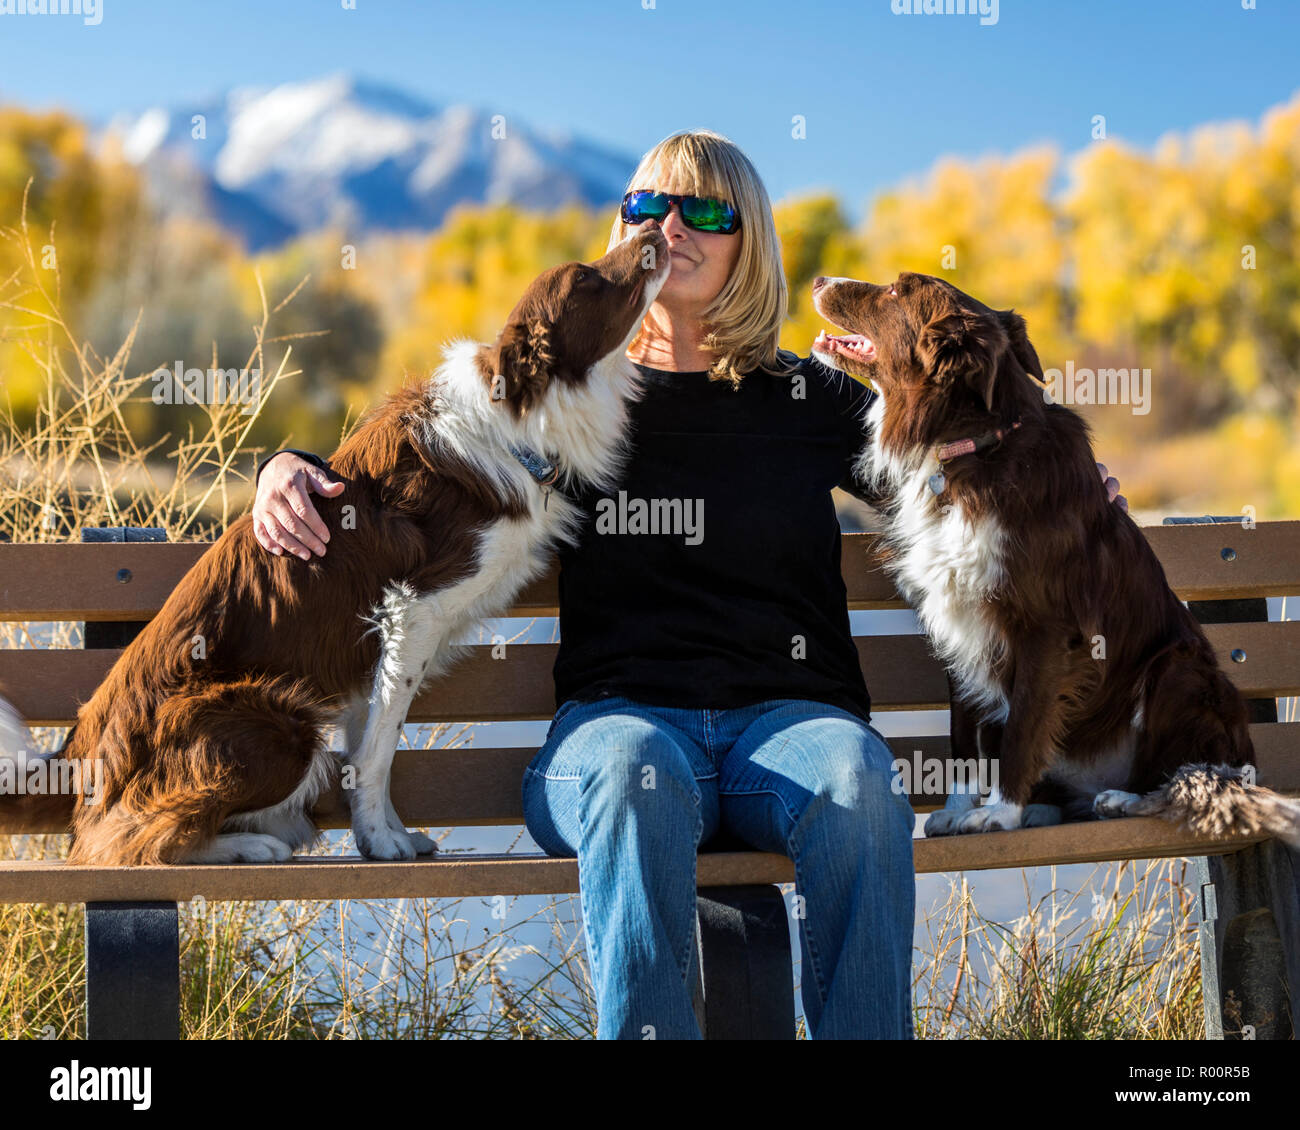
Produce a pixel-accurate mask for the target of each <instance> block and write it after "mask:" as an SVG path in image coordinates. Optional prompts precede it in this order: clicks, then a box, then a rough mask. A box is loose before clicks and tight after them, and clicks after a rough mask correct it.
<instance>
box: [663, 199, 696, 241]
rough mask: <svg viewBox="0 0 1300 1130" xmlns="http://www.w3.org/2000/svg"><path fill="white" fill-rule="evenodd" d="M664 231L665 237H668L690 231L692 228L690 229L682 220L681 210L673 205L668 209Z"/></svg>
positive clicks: (664, 221)
mask: <svg viewBox="0 0 1300 1130" xmlns="http://www.w3.org/2000/svg"><path fill="white" fill-rule="evenodd" d="M663 229H664V235H668V236H671V235H674V234H677V233H684V232H688V231H690V228H688V227H687V226H686V224H685V222H684V221H683V220H682V213H681V209H680V208H678V207H677V205H676V204H674V205H672V206H671V207H670V208H669V209H668V215H666V216H665V217H664V220H663Z"/></svg>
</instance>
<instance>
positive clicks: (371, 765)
mask: <svg viewBox="0 0 1300 1130" xmlns="http://www.w3.org/2000/svg"><path fill="white" fill-rule="evenodd" d="M374 619H375V624H376V627H377V628H378V631H379V637H380V654H379V663H378V666H377V667H376V669H375V675H374V680H373V686H372V688H371V692H370V695H369V698H368V700H367V702H366V703H365V704H364V706H363V705H362V704H360V703H358V704H356V705H355V707H354V709H353V710H352V711H351V712H350V715H349V720H348V725H347V728H346V729H347V744H348V749H347V751H346V753H345V755H344V760H345V762H346V763H347V765H348V766H349V767H350V768H351V769H352V771H353V772H352V774H351V777H352V780H351V782H350V783H351V788H349V789H348V790H347V795H348V803H349V806H350V808H351V810H352V834H353V836H355V837H356V841H357V849H358V850H359V851H360V852H361V854H362V855H364V856H365V857H366V858H367V859H414V858H415V857H416V856H417V855H427V854H429V853H430V852H432V851H434V850H435V844H434V842H433V841H432V840H431V839H429V837H428V836H426V835H424V834H423V833H422V832H408V831H407V830H406V829H405V828H404V827H403V826H402V822H401V820H400V819H398V816H397V812H396V810H395V809H394V808H393V802H392V797H391V787H392V769H393V755H394V753H395V752H396V750H397V743H398V740H399V738H400V736H401V732H402V724H403V723H404V722H405V721H406V715H407V712H408V711H409V710H410V708H411V701H412V700H413V699H414V698H415V695H416V693H417V692H418V691H419V689H420V684H421V683H422V682H423V681H424V678H425V675H426V673H427V671H428V668H429V664H430V662H431V660H432V658H433V655H434V653H435V651H436V650H437V645H438V642H439V640H440V633H439V630H438V628H439V619H438V617H437V615H436V614H435V612H434V610H433V609H432V607H431V606H430V605H429V604H427V603H425V602H423V601H421V600H420V599H418V598H417V597H416V596H415V594H414V593H413V592H412V590H411V589H410V588H409V587H408V586H404V585H401V586H394V587H393V588H392V589H390V590H389V591H388V593H386V594H385V599H384V604H383V606H382V608H380V609H379V610H377V612H376V614H375V617H374ZM362 710H365V722H364V726H361V725H359V719H360V717H361V713H362ZM344 780H345V783H348V775H346V774H345V777H344Z"/></svg>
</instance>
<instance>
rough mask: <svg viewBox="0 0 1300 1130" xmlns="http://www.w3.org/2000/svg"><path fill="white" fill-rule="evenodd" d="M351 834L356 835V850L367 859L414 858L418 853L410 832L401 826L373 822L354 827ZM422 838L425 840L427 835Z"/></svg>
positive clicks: (393, 859)
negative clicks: (395, 826) (391, 826)
mask: <svg viewBox="0 0 1300 1130" xmlns="http://www.w3.org/2000/svg"><path fill="white" fill-rule="evenodd" d="M352 834H353V836H355V837H356V841H357V850H358V851H359V852H361V854H362V855H364V856H365V857H366V858H367V859H385V860H389V861H395V860H405V859H414V858H415V857H416V855H418V854H419V853H418V852H417V851H416V844H415V842H414V840H413V838H412V836H411V833H410V832H407V831H406V830H405V829H402V828H390V827H389V826H388V825H387V824H374V825H371V826H369V827H363V828H357V827H354V828H353V829H352ZM423 838H424V839H426V840H427V839H428V836H425V837H423Z"/></svg>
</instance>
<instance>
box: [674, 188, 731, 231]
mask: <svg viewBox="0 0 1300 1130" xmlns="http://www.w3.org/2000/svg"><path fill="white" fill-rule="evenodd" d="M682 219H684V220H686V221H688V222H689V223H690V224H691V225H692V226H693V227H697V228H699V229H700V230H701V231H717V230H718V229H719V228H725V227H728V226H729V225H730V223H731V209H730V208H729V207H728V206H727V205H726V204H723V203H722V201H721V200H714V199H712V198H711V197H707V196H688V197H686V199H684V200H683V201H682Z"/></svg>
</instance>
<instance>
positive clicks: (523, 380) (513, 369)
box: [492, 317, 555, 414]
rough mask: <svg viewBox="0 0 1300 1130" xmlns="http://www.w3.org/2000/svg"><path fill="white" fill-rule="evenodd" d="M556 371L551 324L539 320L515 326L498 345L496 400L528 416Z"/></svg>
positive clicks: (508, 330) (507, 331) (518, 323)
mask: <svg viewBox="0 0 1300 1130" xmlns="http://www.w3.org/2000/svg"><path fill="white" fill-rule="evenodd" d="M554 368H555V350H554V348H553V345H552V339H551V325H550V323H549V322H547V321H546V320H545V319H544V318H537V317H534V318H529V319H528V321H527V322H511V323H510V324H509V325H507V326H506V328H505V329H504V330H502V331H501V339H500V341H499V342H498V344H497V352H496V371H495V373H494V374H493V378H492V381H493V384H492V398H493V399H494V400H505V401H508V402H509V403H510V406H511V407H512V408H513V409H514V410H515V412H516V413H517V414H518V413H522V412H525V411H527V409H529V408H531V407H532V406H533V405H534V404H536V403H537V401H539V400H540V399H541V397H542V394H543V393H544V392H545V391H546V386H547V384H548V383H549V382H550V379H551V374H552V372H553V370H554Z"/></svg>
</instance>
